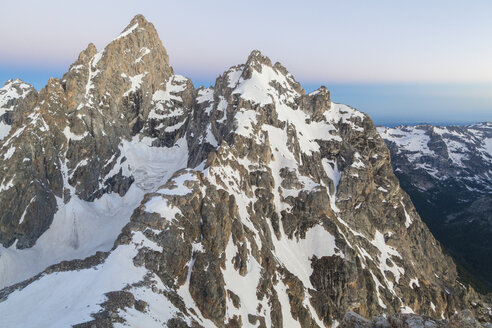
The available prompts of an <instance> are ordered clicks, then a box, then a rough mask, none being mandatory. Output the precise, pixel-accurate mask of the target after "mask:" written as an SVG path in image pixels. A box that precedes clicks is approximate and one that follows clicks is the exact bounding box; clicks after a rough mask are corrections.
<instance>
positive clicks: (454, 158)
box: [378, 122, 492, 290]
mask: <svg viewBox="0 0 492 328" xmlns="http://www.w3.org/2000/svg"><path fill="white" fill-rule="evenodd" d="M378 130H379V132H380V133H381V136H382V137H383V138H384V139H385V141H386V143H387V145H388V148H389V149H390V151H391V162H392V165H393V167H394V169H395V173H396V176H397V177H398V178H399V179H400V183H401V185H402V187H403V189H404V190H405V191H406V192H407V193H408V194H409V195H410V196H411V198H412V201H413V202H414V204H415V206H416V208H417V211H418V212H419V214H420V215H421V216H422V218H423V219H424V221H425V222H426V223H427V225H428V226H429V227H430V229H431V231H432V232H433V233H434V234H435V235H436V237H437V239H438V240H439V241H441V242H442V243H443V244H444V245H445V246H446V248H448V249H449V251H450V252H451V253H452V254H453V255H454V256H455V258H457V259H458V261H459V262H460V264H462V265H463V267H465V268H466V269H467V270H468V271H470V272H472V273H473V274H474V275H476V276H478V277H479V278H480V279H481V280H482V283H483V284H485V285H488V286H484V287H486V288H488V289H489V290H492V244H491V243H490V240H491V239H492V123H490V122H488V123H479V124H473V125H468V126H448V127H438V126H431V125H418V126H399V127H396V128H385V127H379V128H378Z"/></svg>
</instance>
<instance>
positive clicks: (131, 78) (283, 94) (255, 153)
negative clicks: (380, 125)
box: [0, 15, 491, 327]
mask: <svg viewBox="0 0 492 328" xmlns="http://www.w3.org/2000/svg"><path fill="white" fill-rule="evenodd" d="M0 106H1V107H0V108H1V112H0V124H1V125H0V128H1V133H2V135H1V136H0V137H1V138H2V139H1V140H0V206H1V208H2V211H1V213H0V243H1V246H0V288H3V289H2V290H0V317H1V324H3V325H5V326H6V327H19V326H22V327H67V326H71V325H73V326H75V327H128V326H130V327H139V326H144V327H162V326H168V327H241V326H243V327H246V326H255V327H336V326H340V327H354V326H355V322H358V323H357V324H360V326H361V327H373V326H374V327H407V326H408V325H409V324H411V323H412V322H417V321H418V322H422V327H423V326H424V325H427V326H429V325H430V324H432V325H434V326H435V327H444V326H446V325H451V326H452V325H455V326H456V327H458V326H460V324H461V323H462V322H467V323H470V322H472V323H473V324H474V326H473V327H480V326H481V323H483V324H485V322H488V321H490V319H491V317H490V316H491V312H490V311H491V310H490V306H489V305H488V303H487V300H486V299H485V297H484V296H481V295H479V294H477V293H476V292H475V291H474V290H473V289H472V288H470V287H465V286H464V285H463V284H462V283H460V282H459V280H458V274H457V270H456V266H455V265H454V263H453V261H452V260H451V258H450V257H449V256H446V255H444V254H443V252H442V249H441V247H440V245H439V243H438V242H436V240H435V239H434V237H433V236H432V234H431V233H430V232H429V230H428V228H427V227H426V225H425V224H424V223H423V222H422V221H421V219H420V217H419V215H418V214H417V212H416V210H415V208H414V206H413V204H412V202H411V200H410V198H409V196H408V195H407V194H406V193H405V192H403V191H402V189H401V188H400V186H399V182H398V179H397V178H396V177H395V175H394V174H393V170H392V167H391V162H390V153H389V151H388V148H387V147H386V145H385V143H384V141H383V139H382V138H381V137H380V135H379V133H378V131H377V130H376V128H375V126H374V124H373V122H372V120H371V119H370V118H369V117H368V116H367V115H366V114H363V113H361V112H359V111H357V110H355V109H353V108H351V107H349V106H346V105H342V104H337V103H334V102H332V101H331V100H330V93H329V91H328V90H327V89H326V88H324V87H321V88H319V89H318V90H316V91H314V92H312V93H309V94H307V93H305V91H304V90H303V89H302V87H301V85H300V84H299V83H297V82H296V81H295V79H294V77H293V76H292V75H291V74H290V73H289V72H288V71H287V69H286V68H284V67H283V66H282V65H281V64H279V63H272V62H271V61H270V59H268V58H267V57H265V56H263V55H262V54H261V53H260V52H259V51H253V52H251V54H250V55H249V56H248V58H247V60H246V63H245V64H240V65H237V66H233V67H231V68H230V69H228V70H227V71H225V72H224V73H223V74H222V75H220V76H219V77H218V78H217V80H216V83H215V86H214V87H210V88H199V89H198V90H197V89H195V88H194V86H193V83H192V81H190V80H189V79H187V78H185V77H183V76H180V75H176V74H175V73H174V71H173V69H172V68H171V66H170V65H169V59H168V55H167V52H166V50H165V49H164V47H163V45H162V43H161V41H160V39H159V37H158V35H157V32H156V31H155V29H154V27H153V25H152V24H151V23H149V22H147V21H146V20H145V18H144V17H143V16H141V15H138V16H136V17H135V18H134V19H133V20H132V21H131V22H130V24H129V25H128V27H127V28H126V29H125V30H124V31H123V32H122V33H121V34H120V35H119V36H118V37H116V38H115V39H114V40H113V41H111V42H110V43H109V44H108V45H107V46H106V47H105V48H104V49H102V50H100V51H98V50H97V49H96V48H95V46H94V45H92V44H91V45H89V46H88V47H87V49H86V50H84V51H82V53H81V54H80V56H79V58H78V59H77V61H76V62H75V63H73V64H72V65H71V66H70V68H69V70H68V72H67V73H66V74H65V75H64V76H63V77H62V78H61V79H59V80H58V79H51V80H50V81H49V82H48V84H47V86H46V87H45V88H44V89H42V90H41V91H40V92H39V93H37V92H36V90H34V89H33V88H32V87H31V86H29V85H27V84H25V83H23V82H22V81H19V80H11V81H8V82H7V83H6V84H5V86H4V88H2V89H1V90H0ZM463 310H465V311H463ZM355 313H357V314H355ZM414 313H415V314H414ZM381 315H385V316H381ZM361 316H362V317H361ZM363 317H369V318H372V317H375V319H374V320H373V321H369V320H367V319H364V318H363ZM473 317H474V318H475V319H473ZM419 320H420V321H419ZM479 322H481V323H479ZM1 324H0V325H1ZM470 327H471V326H470Z"/></svg>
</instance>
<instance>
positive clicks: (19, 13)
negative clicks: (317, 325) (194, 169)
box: [0, 0, 492, 123]
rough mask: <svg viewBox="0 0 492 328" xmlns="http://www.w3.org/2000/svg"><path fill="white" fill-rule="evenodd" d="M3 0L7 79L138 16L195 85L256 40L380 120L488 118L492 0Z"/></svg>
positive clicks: (53, 66) (0, 51) (42, 78)
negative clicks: (159, 39)
mask: <svg viewBox="0 0 492 328" xmlns="http://www.w3.org/2000/svg"><path fill="white" fill-rule="evenodd" d="M1 1H2V4H1V8H0V9H1V10H0V44H1V45H2V46H1V48H0V80H6V79H8V78H11V77H21V78H23V79H24V80H26V81H27V82H30V83H33V84H34V85H35V86H36V87H37V88H40V87H42V85H44V84H45V82H46V80H47V79H48V77H49V76H55V77H56V76H61V74H62V73H63V72H64V71H66V70H67V68H68V66H69V65H70V64H71V63H72V62H73V61H74V60H75V59H76V58H77V56H78V53H79V52H80V51H81V50H82V49H84V48H85V47H86V46H87V44H88V43H89V42H94V43H95V44H96V46H97V47H98V48H102V47H104V46H105V45H106V44H107V43H108V42H109V41H110V40H111V39H113V38H114V37H115V36H116V35H118V34H119V32H120V31H121V30H122V29H123V28H124V27H125V26H126V25H127V24H128V22H129V21H130V19H131V18H132V17H133V16H134V15H135V14H137V13H142V14H144V15H145V16H146V17H147V19H148V20H149V21H151V22H152V23H154V25H155V27H156V29H157V31H158V32H159V35H160V37H161V39H162V41H163V43H164V46H165V47H166V49H167V50H168V53H169V55H170V61H171V65H172V66H173V67H174V69H175V71H176V72H177V73H179V74H183V75H185V76H188V77H190V78H192V79H193V80H194V81H195V83H196V84H200V83H203V84H210V83H213V81H214V80H215V77H216V76H218V75H219V74H220V73H222V72H223V71H224V70H225V69H227V68H228V67H229V66H231V65H235V64H238V63H242V62H244V61H245V58H246V57H247V55H248V54H249V52H250V51H251V50H252V49H260V50H261V51H262V52H263V53H264V54H266V55H268V56H269V57H270V58H271V59H272V60H273V61H280V62H281V63H282V64H284V66H286V67H287V69H289V71H290V72H291V73H292V74H294V76H295V77H296V79H297V80H298V81H300V82H301V83H303V85H305V87H306V89H313V88H314V86H317V85H321V84H324V85H327V86H328V87H329V88H330V89H331V90H332V97H333V99H334V100H336V101H341V102H345V103H348V104H350V105H353V106H355V107H357V108H359V109H360V110H362V111H365V112H368V113H369V114H371V115H372V116H373V118H374V119H375V121H376V122H377V123H386V122H408V123H410V122H423V121H430V122H472V121H479V120H480V121H483V120H492V42H491V39H492V19H490V17H491V15H492V1H488V0H483V1H478V0H469V1H450V0H447V1H444V0H432V1H416V0H415V1H395V0H392V1H389V0H386V1H383V0H380V1H377V0H375V1H367V0H364V1H362V0H360V1H355V0H349V1H341V0H339V1H285V0H284V1H268V2H266V1H247V2H238V1H142V0H140V1H134V0H133V1H126V0H123V1H108V0H105V1H101V0H98V1H94V0H87V1H83V2H80V1H77V2H74V1H61V0H59V1H54V0H51V1H50V0H45V1H34V0H31V1H20V0H15V1H11V0H1Z"/></svg>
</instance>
